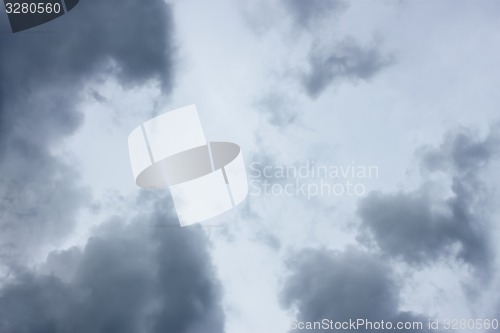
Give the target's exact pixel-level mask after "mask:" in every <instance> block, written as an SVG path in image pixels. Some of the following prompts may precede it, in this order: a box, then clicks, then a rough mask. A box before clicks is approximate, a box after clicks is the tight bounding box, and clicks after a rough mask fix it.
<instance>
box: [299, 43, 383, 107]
mask: <svg viewBox="0 0 500 333" xmlns="http://www.w3.org/2000/svg"><path fill="white" fill-rule="evenodd" d="M392 63H393V57H392V56H390V55H387V54H384V53H383V52H382V51H381V50H380V47H379V46H378V45H377V44H373V45H369V46H361V45H360V44H359V43H358V42H356V41H355V40H354V39H352V38H345V39H344V40H342V41H341V42H339V43H337V44H336V45H335V47H334V48H333V49H331V50H327V51H321V50H318V49H317V48H314V47H313V48H312V49H311V51H310V53H309V64H308V65H309V70H308V71H307V72H305V73H304V74H303V75H302V85H303V87H304V89H305V91H306V93H307V94H308V95H309V97H311V98H316V97H318V96H319V95H320V94H321V93H322V92H323V91H324V90H326V88H327V87H329V86H330V85H332V84H334V83H337V82H342V81H345V80H349V81H356V80H368V79H370V78H372V77H373V76H374V75H375V74H377V73H378V72H380V71H381V70H382V69H383V68H385V67H387V66H389V65H390V64H392Z"/></svg>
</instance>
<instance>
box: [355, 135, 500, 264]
mask: <svg viewBox="0 0 500 333" xmlns="http://www.w3.org/2000/svg"><path fill="white" fill-rule="evenodd" d="M499 139H500V137H499V135H498V131H497V128H496V127H494V128H493V129H492V131H491V133H490V135H488V136H487V137H486V138H485V139H481V138H479V137H477V135H475V134H474V133H473V132H471V131H468V130H465V129H462V130H459V131H458V132H453V133H450V134H448V135H447V136H446V138H445V140H444V142H443V144H442V145H441V146H440V147H438V148H433V147H422V148H420V149H419V150H418V156H419V157H420V158H421V171H422V174H423V175H424V177H427V176H431V175H432V174H434V173H436V172H441V173H444V174H446V175H447V176H448V177H449V179H450V182H451V191H452V193H453V195H452V196H451V197H450V198H448V199H444V198H439V197H436V195H435V194H434V193H433V190H432V189H433V186H432V182H431V180H430V179H429V180H427V181H425V182H424V184H423V185H422V186H421V187H420V188H419V189H417V190H415V191H412V192H398V193H389V194H387V193H380V192H373V193H371V194H370V195H368V196H367V197H366V198H365V199H363V200H361V202H360V204H359V215H360V217H361V219H362V224H363V228H364V230H365V231H368V232H369V233H371V234H372V235H373V237H374V240H375V241H376V244H377V245H378V246H379V247H380V249H381V250H382V251H383V252H384V253H386V254H387V255H390V256H394V257H400V258H403V259H404V260H406V261H408V262H409V263H417V264H423V263H428V262H431V261H434V260H436V259H438V258H441V257H443V256H446V255H450V254H452V253H453V251H454V250H455V248H456V246H458V253H457V254H456V255H457V258H458V259H460V260H463V261H464V262H466V263H468V264H470V265H472V266H473V267H476V268H478V269H480V270H479V271H478V272H482V273H488V271H489V269H490V265H491V262H492V248H491V239H490V238H489V235H488V225H489V223H490V221H489V217H488V215H487V213H486V208H487V204H488V200H487V193H488V191H487V187H486V186H485V184H484V183H483V181H482V180H481V173H482V170H483V168H484V167H485V166H486V165H487V164H488V163H489V162H490V161H491V159H492V158H493V157H495V156H496V155H497V154H498V148H499V147H500V146H499V143H500V140H499Z"/></svg>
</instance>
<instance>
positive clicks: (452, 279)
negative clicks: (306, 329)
mask: <svg viewBox="0 0 500 333" xmlns="http://www.w3.org/2000/svg"><path fill="white" fill-rule="evenodd" d="M499 15H500V5H499V3H498V2H496V1H493V0H489V1H488V0H481V1H476V2H469V1H439V2H431V1H377V2H375V1H373V2H368V1H357V2H344V1H338V0H330V1H326V0H308V1H305V0H283V1H275V2H269V1H264V0H252V1H246V2H237V1H229V0H228V1H223V0H221V1H211V2H203V1H192V0H186V1H173V2H168V3H166V2H163V1H161V0H149V1H139V0H127V1H123V0H112V1H111V0H110V1H106V2H103V1H97V0H96V1H94V0H85V1H84V0H82V1H81V3H80V4H79V5H78V6H77V7H75V9H74V10H72V12H70V13H69V14H67V15H64V16H62V17H61V18H59V19H57V20H54V21H53V22H50V23H48V24H45V25H43V26H40V27H38V28H35V29H32V30H30V31H25V32H21V33H17V34H11V33H10V32H9V27H8V23H7V20H6V16H5V14H4V13H2V14H1V15H0V19H1V20H0V30H1V31H2V32H1V34H0V88H1V89H0V103H1V104H0V171H1V174H2V176H1V177H0V264H1V265H0V288H1V289H0V331H1V332H65V331H70V332H222V331H224V330H225V331H226V332H238V333H240V332H242V333H244V332H287V331H288V330H289V328H290V323H291V322H292V320H294V319H296V320H302V321H314V320H321V319H323V318H329V319H334V320H346V319H349V318H352V319H355V318H369V319H371V320H386V321H387V320H391V321H406V320H410V321H413V320H423V321H424V322H425V321H426V320H427V318H429V317H431V318H434V319H438V318H441V319H445V318H459V319H460V318H464V319H469V318H472V319H476V318H490V319H493V318H496V319H500V299H499V298H498V296H497V294H498V293H497V292H496V291H497V290H498V288H499V287H500V280H499V276H500V275H499V274H500V271H499V267H500V265H499V263H500V260H499V258H498V253H499V252H500V247H499V245H498V242H497V241H496V240H497V239H498V237H499V236H500V229H499V227H498V223H497V221H498V216H499V213H500V212H499V211H498V208H497V207H498V206H499V205H498V203H499V196H498V190H497V189H499V188H500V180H499V179H498V177H497V174H498V170H499V166H500V163H499V149H500V127H499V126H500V123H499V122H498V109H499V106H500V94H498V87H499V86H500V70H499V67H498V59H500V46H499V45H500V35H499V34H498V33H497V32H498V31H499V29H500V20H499ZM193 103H195V104H196V105H197V108H198V112H199V114H200V117H201V120H202V123H203V126H204V129H205V133H206V136H207V138H208V139H209V140H213V141H230V142H235V143H238V144H239V145H240V146H241V148H242V151H243V153H244V158H245V161H246V164H247V167H248V166H250V165H251V164H252V163H258V164H260V165H262V166H264V165H293V164H294V163H295V164H303V163H305V162H306V161H312V160H314V161H316V162H317V163H319V164H323V165H343V166H348V165H351V164H352V162H353V161H355V163H356V164H359V165H376V166H378V169H379V175H378V177H377V178H374V179H366V180H363V184H364V185H365V186H366V190H367V191H366V194H365V195H363V196H361V197H356V196H338V197H332V196H315V197H312V198H310V199H308V198H307V197H304V196H293V197H289V196H284V195H281V196H264V195H261V196H249V197H248V199H247V200H246V201H245V202H244V203H243V204H242V205H241V206H240V207H238V209H236V210H233V211H231V212H229V213H227V214H225V215H223V216H220V217H218V218H216V219H214V220H212V221H209V223H207V224H205V225H201V226H197V227H188V228H182V229H181V228H180V227H177V225H178V222H177V220H176V216H175V210H174V209H173V206H172V203H171V199H170V197H169V194H168V191H166V192H161V191H144V190H140V189H139V188H137V187H136V185H135V184H134V181H133V178H132V175H131V170H130V167H129V159H128V151H127V136H128V134H129V132H130V131H131V130H132V129H133V128H135V127H136V126H137V125H138V124H140V123H142V122H143V121H145V120H147V119H149V118H151V117H152V116H154V115H156V114H159V113H162V112H165V111H167V110H171V109H175V108H177V107H181V106H184V105H188V104H193ZM247 171H249V176H251V177H252V176H253V173H252V171H251V169H250V168H249V169H248V170H247Z"/></svg>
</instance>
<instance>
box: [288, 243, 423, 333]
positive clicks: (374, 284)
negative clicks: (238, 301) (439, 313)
mask: <svg viewBox="0 0 500 333" xmlns="http://www.w3.org/2000/svg"><path fill="white" fill-rule="evenodd" d="M289 268H290V271H291V274H290V276H289V277H288V278H287V280H286V281H285V285H284V288H283V290H282V300H283V305H284V306H285V307H286V308H289V309H293V308H295V309H296V310H297V317H296V320H297V321H302V322H315V321H321V320H322V319H324V318H326V319H330V320H334V321H341V322H342V321H349V320H350V319H352V320H356V319H357V318H361V319H367V320H369V321H372V322H373V321H381V320H384V321H386V322H387V321H391V322H393V323H394V324H395V323H396V322H398V321H423V317H421V316H419V315H417V314H414V313H411V312H403V311H399V309H398V308H399V287H398V285H397V283H396V282H395V280H394V279H393V277H392V276H391V269H390V267H388V266H387V265H386V264H385V263H384V262H383V261H382V260H380V259H378V258H376V257H373V256H372V255H369V254H366V253H364V252H361V251H359V250H355V249H352V248H351V249H348V250H346V251H345V252H331V251H326V250H313V249H307V250H303V251H301V252H300V253H298V254H297V255H294V256H293V258H292V259H291V260H290V263H289ZM360 331H371V330H364V329H361V330H360Z"/></svg>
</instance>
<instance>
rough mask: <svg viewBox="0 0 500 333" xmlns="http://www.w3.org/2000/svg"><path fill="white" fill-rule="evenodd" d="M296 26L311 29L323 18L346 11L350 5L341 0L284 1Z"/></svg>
mask: <svg viewBox="0 0 500 333" xmlns="http://www.w3.org/2000/svg"><path fill="white" fill-rule="evenodd" d="M283 2H284V5H285V7H286V9H287V10H288V12H289V13H290V15H291V16H292V18H293V21H294V22H295V24H296V25H298V26H299V27H302V28H309V27H310V26H311V25H313V24H314V23H315V22H317V21H318V20H320V19H321V18H324V17H328V16H330V15H333V14H336V13H339V12H342V11H344V10H345V9H346V8H347V6H348V4H347V2H345V1H341V0H284V1H283Z"/></svg>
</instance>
